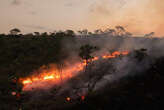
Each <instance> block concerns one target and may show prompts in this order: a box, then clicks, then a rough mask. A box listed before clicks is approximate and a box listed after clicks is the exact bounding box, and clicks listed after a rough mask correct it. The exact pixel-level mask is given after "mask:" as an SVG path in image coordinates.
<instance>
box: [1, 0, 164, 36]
mask: <svg viewBox="0 0 164 110" xmlns="http://www.w3.org/2000/svg"><path fill="white" fill-rule="evenodd" d="M163 4H164V1H162V0H158V1H156V0H117V1H116V0H92V1H91V0H85V1H80V0H70V1H66V0H60V1H58V0H46V1H43V0H33V1H31V0H1V1H0V7H1V10H0V12H1V21H0V28H1V30H0V33H8V32H9V30H11V29H13V28H18V29H20V30H21V31H22V33H31V32H35V31H38V32H53V31H54V30H66V29H71V30H74V31H78V30H82V29H88V30H89V31H93V30H96V29H105V28H114V26H117V25H120V26H123V27H125V28H126V29H127V30H128V31H129V32H131V33H133V34H134V35H145V34H147V33H150V32H155V36H163V35H164V32H163V31H162V28H163V27H164V23H163V19H164V15H163V14H162V13H163V11H164V8H163Z"/></svg>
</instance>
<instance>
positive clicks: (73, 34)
mask: <svg viewBox="0 0 164 110" xmlns="http://www.w3.org/2000/svg"><path fill="white" fill-rule="evenodd" d="M66 34H67V35H68V36H71V37H73V36H75V32H74V31H73V30H66Z"/></svg>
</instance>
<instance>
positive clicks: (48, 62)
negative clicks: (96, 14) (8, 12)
mask: <svg viewBox="0 0 164 110" xmlns="http://www.w3.org/2000/svg"><path fill="white" fill-rule="evenodd" d="M163 47H164V39H163V38H157V37H154V32H151V33H148V34H145V35H144V36H142V37H136V36H134V35H133V34H132V33H130V32H128V31H127V30H126V29H125V28H124V27H122V26H116V27H115V28H114V29H106V30H101V29H98V30H95V31H94V32H89V31H88V30H87V29H84V30H80V31H78V32H74V31H73V30H66V31H54V32H49V33H48V32H44V33H39V32H34V33H28V34H23V33H21V30H20V29H18V28H14V29H12V30H10V31H9V34H0V84H1V86H0V110H163V109H161V108H162V107H163V101H164V100H163V99H164V94H163V92H164V90H163V88H162V87H163V83H164V75H163V73H164V68H163V64H164V49H163ZM54 71H55V72H54ZM34 79H35V80H34Z"/></svg>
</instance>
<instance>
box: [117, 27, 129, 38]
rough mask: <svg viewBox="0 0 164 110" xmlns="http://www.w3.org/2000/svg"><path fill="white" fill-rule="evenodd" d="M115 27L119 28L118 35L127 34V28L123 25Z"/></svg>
mask: <svg viewBox="0 0 164 110" xmlns="http://www.w3.org/2000/svg"><path fill="white" fill-rule="evenodd" d="M115 28H116V30H117V34H118V36H123V35H124V34H125V32H126V30H125V29H124V27H122V26H116V27H115Z"/></svg>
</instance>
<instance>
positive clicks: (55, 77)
mask: <svg viewBox="0 0 164 110" xmlns="http://www.w3.org/2000/svg"><path fill="white" fill-rule="evenodd" d="M128 53H129V52H128V51H123V52H119V51H115V52H113V53H112V54H107V55H102V56H100V57H97V56H96V57H94V58H93V59H91V60H90V61H89V62H92V61H97V60H99V59H100V58H101V59H111V58H116V57H117V56H120V55H124V56H125V55H128ZM85 66H86V61H84V62H83V63H80V62H79V63H76V64H74V65H73V66H71V67H70V68H66V69H64V70H63V72H62V75H61V73H60V72H59V71H58V69H57V68H53V70H52V71H50V72H44V73H40V74H39V75H34V76H31V77H28V78H23V79H22V78H21V79H20V80H21V82H22V84H23V85H24V87H23V90H27V88H28V87H29V86H30V85H35V83H36V86H38V87H39V86H40V85H39V84H38V83H42V82H53V84H58V83H60V82H61V79H62V80H63V81H65V80H66V79H69V78H72V77H73V76H75V75H76V74H75V73H78V72H79V71H82V70H83V69H84V67H85ZM84 98H85V97H82V99H84Z"/></svg>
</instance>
